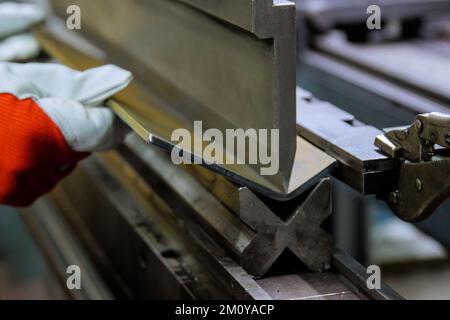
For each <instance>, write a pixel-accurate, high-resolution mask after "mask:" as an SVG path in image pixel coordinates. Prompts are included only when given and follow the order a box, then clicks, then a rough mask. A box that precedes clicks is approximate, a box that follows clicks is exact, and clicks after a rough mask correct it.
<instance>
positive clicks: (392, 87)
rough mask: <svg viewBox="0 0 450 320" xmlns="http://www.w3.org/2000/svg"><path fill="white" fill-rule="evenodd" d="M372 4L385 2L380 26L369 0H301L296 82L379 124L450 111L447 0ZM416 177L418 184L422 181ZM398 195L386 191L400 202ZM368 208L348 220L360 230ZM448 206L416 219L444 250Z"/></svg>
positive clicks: (363, 202) (449, 241)
mask: <svg viewBox="0 0 450 320" xmlns="http://www.w3.org/2000/svg"><path fill="white" fill-rule="evenodd" d="M370 4H371V5H377V6H379V8H380V12H381V18H382V25H383V27H382V29H381V30H369V29H368V28H367V26H366V21H367V18H368V16H369V15H368V14H367V11H366V9H367V4H366V3H365V2H364V1H351V0H348V1H345V0H344V1H297V20H298V28H299V32H298V42H299V47H300V50H299V52H298V57H299V72H298V81H299V82H300V83H301V85H302V86H304V87H305V88H306V89H308V90H310V91H311V92H313V94H314V95H316V96H318V97H320V98H322V99H326V100H327V101H330V102H332V103H334V104H336V105H338V106H339V107H340V108H344V109H345V110H346V111H347V112H349V113H351V114H353V115H355V116H356V117H357V118H358V119H359V120H361V121H364V122H366V123H371V124H372V125H374V126H376V127H377V128H380V129H381V128H392V127H398V126H404V125H406V124H411V123H413V122H414V121H415V119H416V117H417V115H419V114H423V113H430V112H439V113H444V114H448V112H449V110H450V100H449V99H448V85H447V83H448V74H449V72H450V70H449V67H448V66H449V58H448V57H449V54H450V46H449V43H450V42H449V40H448V39H449V30H450V28H449V23H450V2H449V1H441V0H438V1H420V0H418V1H415V0H411V1H409V0H404V1H403V0H397V1H382V0H380V1H371V2H370ZM301 30H303V31H301ZM380 133H381V132H380ZM426 134H429V133H426ZM410 138H412V137H410ZM442 138H445V132H444V135H443V136H442ZM419 140H420V139H417V143H418V142H419ZM405 142H406V141H405ZM417 143H416V147H417V150H420V148H421V147H420V146H419V145H418V144H417ZM439 152H440V151H439ZM416 159H417V158H416ZM431 164H433V165H438V163H428V165H431ZM438 171H440V170H438ZM440 172H441V171H440ZM440 174H442V176H443V177H445V174H444V173H442V172H441V173H440ZM415 178H419V179H418V180H417V181H416V182H417V186H418V187H419V189H420V185H421V182H420V181H421V179H420V177H415ZM447 180H448V179H447ZM428 185H429V184H428ZM415 187H416V186H415ZM416 188H417V187H416ZM443 189H445V187H444V186H443V185H442V187H441V185H439V187H438V188H437V190H430V189H429V190H428V191H427V192H430V193H433V194H434V195H435V196H436V197H439V193H440V191H441V190H443ZM396 191H397V190H396ZM398 195H399V194H398V193H396V192H394V193H391V194H390V195H386V196H387V197H391V199H392V200H393V201H394V202H396V201H397V200H399V197H398ZM345 197H353V196H352V195H349V194H346V195H345ZM342 201H344V200H342ZM390 205H391V206H392V205H393V204H392V203H391V204H390ZM371 206H373V201H370V200H366V199H364V200H361V203H360V205H359V209H358V211H359V212H354V213H352V214H350V216H347V217H346V218H347V219H351V220H352V221H355V223H354V225H355V228H358V229H359V230H361V226H363V225H366V223H365V222H363V221H361V222H357V221H358V220H360V219H363V217H364V215H361V212H366V211H370V209H369V207H371ZM396 206H398V204H397V205H396ZM347 209H348V210H347V211H352V210H351V208H347ZM449 209H450V206H449V202H448V201H445V202H444V204H442V205H441V206H440V208H438V209H437V210H436V214H434V215H433V216H432V217H430V218H429V219H427V220H425V221H423V222H421V223H418V224H416V225H417V226H418V227H419V228H420V229H422V230H424V231H425V232H426V233H428V234H430V235H431V236H432V237H433V238H436V239H438V240H439V241H440V242H441V243H442V244H444V245H445V246H446V248H449V247H450V238H449V236H448V232H447V230H448V227H449V226H450V220H449V219H448V214H447V213H448V211H449ZM362 228H364V227H362ZM364 232H365V231H363V233H364ZM345 233H346V234H352V233H354V232H352V231H349V230H346V232H345ZM354 240H355V239H348V242H352V243H354V242H355V241H354ZM359 240H360V239H359ZM361 251H364V249H362V250H361Z"/></svg>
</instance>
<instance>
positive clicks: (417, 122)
mask: <svg viewBox="0 0 450 320" xmlns="http://www.w3.org/2000/svg"><path fill="white" fill-rule="evenodd" d="M414 127H415V128H416V130H417V132H418V133H420V132H422V128H423V125H422V121H420V120H419V119H417V120H416V122H414Z"/></svg>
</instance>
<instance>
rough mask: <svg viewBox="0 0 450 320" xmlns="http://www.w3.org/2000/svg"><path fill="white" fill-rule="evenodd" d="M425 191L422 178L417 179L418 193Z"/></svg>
mask: <svg viewBox="0 0 450 320" xmlns="http://www.w3.org/2000/svg"><path fill="white" fill-rule="evenodd" d="M422 189H423V183H422V180H420V178H417V179H416V190H417V192H421V191H422Z"/></svg>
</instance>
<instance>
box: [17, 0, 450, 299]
mask: <svg viewBox="0 0 450 320" xmlns="http://www.w3.org/2000/svg"><path fill="white" fill-rule="evenodd" d="M53 2H54V8H55V12H56V15H60V16H63V15H64V14H65V11H64V8H65V5H67V3H68V2H67V1H65V0H64V1H61V0H58V1H53ZM70 3H71V4H72V3H76V4H78V5H80V7H81V8H82V10H83V14H84V21H85V23H86V24H87V26H86V28H84V29H86V30H89V31H88V32H86V34H85V33H84V31H82V32H81V35H82V36H81V37H80V35H79V34H78V33H74V32H69V33H67V30H64V28H60V24H59V23H58V19H57V18H55V19H54V20H52V21H49V22H48V23H47V24H45V25H42V26H40V27H39V28H37V29H36V31H35V34H36V35H37V37H38V39H39V40H40V42H41V44H42V45H43V47H44V49H45V50H46V52H47V53H48V54H49V56H51V57H52V58H54V59H57V60H58V61H59V62H61V63H64V64H67V65H69V66H71V67H74V68H80V69H83V68H87V67H91V66H95V65H98V64H100V63H104V62H112V63H117V64H119V65H122V66H124V67H126V68H129V69H130V70H132V71H133V72H134V74H135V76H136V80H135V81H134V82H133V84H132V85H131V86H130V88H128V89H127V90H126V91H125V92H124V93H122V94H119V95H118V96H117V97H115V99H114V100H111V101H110V102H109V105H110V106H111V108H113V110H114V111H115V112H116V113H117V115H118V116H119V117H120V118H121V119H122V120H123V121H124V122H125V123H127V124H128V125H129V126H130V127H131V128H132V129H133V130H134V131H135V133H136V134H134V135H132V136H130V137H128V138H127V140H126V142H125V144H124V145H123V146H122V147H120V148H119V149H118V150H116V151H114V152H110V153H107V154H100V155H96V156H93V157H91V158H90V159H88V160H87V161H85V162H84V163H83V164H82V165H81V166H80V168H79V169H78V170H77V171H76V172H75V173H74V174H73V175H72V176H71V177H69V178H68V179H66V180H65V181H64V182H63V183H62V184H61V185H60V186H59V187H58V188H57V190H55V191H54V192H53V193H52V194H50V195H49V196H48V197H46V198H44V199H42V200H40V201H39V202H38V203H36V204H35V205H34V206H33V207H31V208H30V209H28V210H27V211H31V212H32V213H33V214H27V213H26V212H25V214H24V215H23V217H24V219H25V221H26V222H27V224H28V225H29V226H30V228H31V230H32V231H33V232H34V234H35V235H36V238H37V239H38V240H39V242H40V243H41V244H42V245H43V248H45V250H46V253H47V256H48V258H49V261H50V262H51V263H52V265H53V266H54V267H55V270H57V271H58V272H60V273H61V279H64V278H63V277H64V275H65V274H64V272H65V268H63V267H62V266H65V265H68V264H78V265H80V266H81V267H82V268H83V270H84V272H85V275H86V276H85V277H87V279H88V280H86V281H85V282H84V283H85V284H86V285H85V286H84V290H83V291H80V292H75V293H73V292H72V294H74V295H75V296H74V298H97V299H98V298H111V297H116V298H117V297H127V298H160V299H161V298H169V299H176V298H237V299H368V298H369V299H400V298H401V297H400V296H398V295H397V294H396V293H395V292H393V291H392V290H391V289H390V288H388V287H387V286H385V285H382V287H381V289H373V290H369V289H368V287H367V285H366V279H367V278H368V276H369V275H368V274H367V273H366V269H365V268H363V267H362V266H361V265H360V264H359V263H357V262H356V261H355V260H353V259H352V258H351V257H350V256H349V255H347V254H346V253H344V252H342V251H341V250H339V249H337V248H334V245H333V241H332V237H331V236H330V235H329V233H328V231H329V230H328V228H327V221H328V220H327V218H328V217H329V216H330V215H331V213H332V212H333V205H332V188H331V183H332V180H331V178H330V177H331V175H332V176H334V177H335V178H337V179H339V180H341V181H344V182H345V183H347V184H348V185H350V186H351V187H353V188H354V189H355V190H357V191H359V192H361V193H362V194H375V195H377V196H378V197H379V198H380V199H383V200H385V201H386V202H387V203H389V205H390V206H391V208H392V210H393V211H394V212H395V213H396V214H397V215H398V216H399V217H400V218H402V219H405V220H408V221H416V220H419V219H423V218H425V217H426V216H428V215H429V214H431V213H432V210H433V209H435V207H436V206H437V205H438V204H440V203H441V202H442V201H443V200H445V199H446V198H447V197H448V195H449V192H450V184H449V179H448V177H449V175H450V160H449V158H448V147H449V143H450V139H449V133H450V122H449V118H448V116H446V115H443V114H423V115H420V116H418V117H417V120H416V122H415V123H414V124H413V125H412V126H411V127H406V128H400V129H391V130H388V131H386V133H383V132H382V131H380V130H378V129H376V128H374V127H371V126H367V125H364V124H362V123H361V122H359V121H357V120H356V119H355V117H354V116H352V115H351V114H349V113H347V112H345V111H343V110H341V109H339V108H337V107H336V106H334V105H332V104H330V103H327V102H324V101H321V100H319V99H317V98H315V97H314V96H313V95H312V94H310V93H309V92H307V91H305V90H303V89H301V88H300V87H296V76H295V73H296V59H297V57H296V50H295V48H296V47H295V42H296V41H295V39H296V31H295V30H296V29H295V19H296V15H297V16H298V14H296V8H295V5H294V3H292V2H289V1H282V0H277V1H272V0H260V1H257V0H253V1H250V0H241V1H227V2H224V1H219V0H171V1H165V0H164V1H163V0H155V1H151V2H141V3H140V2H135V1H126V2H125V1H120V2H119V1H114V0H104V1H101V2H100V1H95V2H94V1H87V0H77V1H70ZM436 3H439V4H442V3H443V1H436ZM105 8H109V9H114V10H106V9H105ZM92 15H94V16H95V18H90V17H92ZM156 15H157V16H158V17H159V18H158V19H152V17H153V18H154V17H155V16H156ZM161 17H163V18H161ZM174 19H176V23H174V21H175V20H174ZM84 29H83V30H84ZM137 30H140V31H142V30H145V31H146V32H145V33H142V32H137ZM299 34H300V32H299ZM142 37H145V39H150V38H151V39H152V41H145V39H144V38H142ZM155 44H156V45H155ZM174 48H177V50H174ZM312 59H314V58H312ZM225 62H226V63H225ZM230 66H232V68H231V67H230ZM254 74H258V77H254ZM211 79H215V81H211ZM150 84H151V85H150ZM242 87H243V88H245V89H244V91H245V92H242ZM255 111H256V112H255ZM194 119H202V120H204V123H205V124H207V126H208V127H217V128H219V129H221V130H224V129H225V128H227V126H231V127H233V128H251V127H255V128H265V127H269V128H277V129H279V130H280V136H281V138H282V145H281V146H280V158H281V159H282V162H281V163H280V174H279V175H278V176H276V177H274V178H271V179H266V178H262V177H260V176H258V175H255V173H254V172H255V168H254V167H250V166H242V167H239V168H237V167H231V166H229V167H227V166H207V168H204V167H202V166H187V165H183V166H175V165H174V164H172V162H171V161H170V157H169V155H168V154H167V152H166V151H167V150H169V151H170V149H171V148H172V147H173V146H171V144H170V143H169V141H170V138H169V137H170V132H171V131H172V130H173V129H174V128H178V127H184V128H190V126H189V124H190V123H191V122H192V120H194ZM375 142H376V143H375ZM149 143H150V144H149ZM152 144H153V145H156V146H153V145H152ZM435 145H438V147H435ZM158 147H162V148H158ZM163 149H167V150H165V151H164V150H163ZM193 156H198V155H193ZM209 169H210V170H209Z"/></svg>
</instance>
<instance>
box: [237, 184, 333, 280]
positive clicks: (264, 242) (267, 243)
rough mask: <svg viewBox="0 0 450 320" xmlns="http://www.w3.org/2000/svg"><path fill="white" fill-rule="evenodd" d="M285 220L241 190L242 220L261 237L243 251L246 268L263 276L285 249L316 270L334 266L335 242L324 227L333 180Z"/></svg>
mask: <svg viewBox="0 0 450 320" xmlns="http://www.w3.org/2000/svg"><path fill="white" fill-rule="evenodd" d="M302 199H304V200H303V201H301V202H300V203H299V204H297V205H296V206H295V209H294V210H293V213H292V214H290V216H289V217H288V219H284V220H282V219H281V218H280V217H279V216H278V215H277V214H276V213H275V212H274V211H272V210H271V209H270V208H269V207H268V206H266V204H264V203H263V201H261V200H260V199H259V198H258V197H257V196H256V195H255V194H254V193H253V192H252V191H250V190H249V189H248V188H246V187H244V188H240V189H239V201H240V218H241V220H242V221H244V222H245V223H246V224H247V225H248V226H249V227H250V228H252V229H253V230H254V231H255V232H256V233H257V234H256V236H255V237H254V238H253V240H252V241H251V242H250V244H249V245H248V246H247V247H246V249H245V250H244V251H243V253H242V256H241V262H242V266H243V268H244V269H245V270H246V271H247V272H248V273H250V274H252V275H254V276H256V277H262V276H263V275H264V274H265V273H266V272H267V271H268V270H269V268H270V267H271V266H272V265H273V264H274V263H275V261H276V260H277V259H278V257H279V256H280V255H281V254H282V253H283V251H284V250H285V249H289V250H290V251H291V252H292V253H294V254H295V255H296V256H297V257H298V258H299V259H300V260H301V261H302V262H303V263H304V264H305V265H306V266H307V267H308V268H310V269H311V270H313V271H318V272H322V271H326V270H327V269H329V268H330V265H331V256H332V250H333V241H332V238H331V236H330V235H329V234H328V233H326V232H325V231H324V230H323V229H322V228H321V224H322V223H323V222H324V220H325V219H326V218H327V217H328V216H330V214H331V212H332V203H331V180H330V179H329V178H325V179H322V180H321V181H320V182H319V183H318V184H317V185H316V186H315V187H314V188H313V189H312V190H311V191H310V193H309V194H308V195H307V196H306V198H302Z"/></svg>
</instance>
